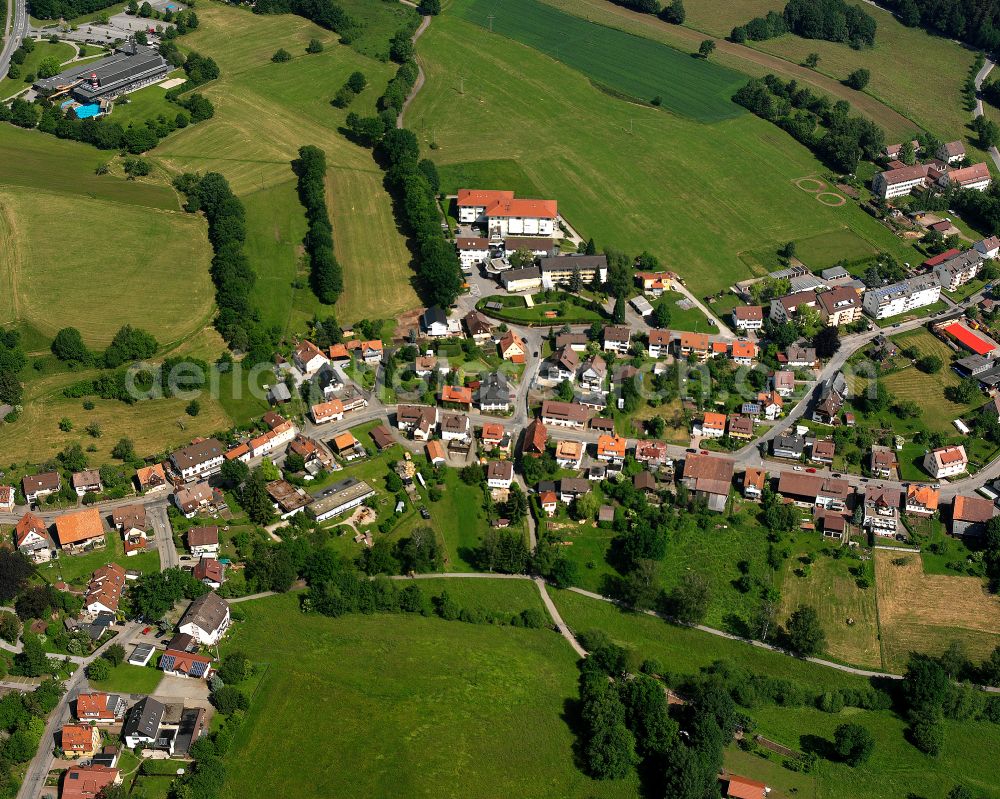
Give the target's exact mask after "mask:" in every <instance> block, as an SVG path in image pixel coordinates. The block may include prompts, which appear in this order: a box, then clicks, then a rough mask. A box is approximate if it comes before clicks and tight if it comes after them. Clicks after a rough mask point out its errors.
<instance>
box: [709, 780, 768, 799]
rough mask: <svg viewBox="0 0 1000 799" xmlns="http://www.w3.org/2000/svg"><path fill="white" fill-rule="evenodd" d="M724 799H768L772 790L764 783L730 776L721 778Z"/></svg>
mask: <svg viewBox="0 0 1000 799" xmlns="http://www.w3.org/2000/svg"><path fill="white" fill-rule="evenodd" d="M719 783H720V785H719V787H720V789H721V792H722V797H723V799H767V795H768V794H769V793H770V791H771V789H770V788H768V787H767V785H765V784H764V783H763V782H757V781H756V780H751V779H747V778H746V777H740V776H738V775H736V774H729V775H728V776H725V777H719Z"/></svg>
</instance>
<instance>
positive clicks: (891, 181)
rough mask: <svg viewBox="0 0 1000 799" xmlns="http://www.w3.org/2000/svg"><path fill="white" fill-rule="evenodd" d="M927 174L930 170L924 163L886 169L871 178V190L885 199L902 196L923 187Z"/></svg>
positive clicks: (926, 180)
mask: <svg viewBox="0 0 1000 799" xmlns="http://www.w3.org/2000/svg"><path fill="white" fill-rule="evenodd" d="M929 174H930V170H929V168H928V166H927V165H926V164H916V165H914V166H903V167H900V168H899V169H887V170H886V171H885V172H879V173H878V174H877V175H876V176H875V177H874V178H872V191H873V192H874V193H875V194H877V195H878V196H879V197H881V198H882V199H885V200H891V199H892V198H893V197H904V196H905V195H907V194H909V193H910V192H911V191H913V190H914V189H917V188H924V187H925V186H926V185H927V183H928V176H929ZM935 174H936V173H935Z"/></svg>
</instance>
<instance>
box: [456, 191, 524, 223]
mask: <svg viewBox="0 0 1000 799" xmlns="http://www.w3.org/2000/svg"><path fill="white" fill-rule="evenodd" d="M513 199H514V192H512V191H492V190H489V189H459V190H458V199H457V200H456V202H455V204H456V205H457V207H458V221H459V222H462V223H463V224H466V225H473V224H477V223H478V224H482V223H484V222H485V221H486V215H485V214H484V213H483V212H484V211H485V210H486V209H487V208H489V207H490V206H491V205H493V204H494V203H496V202H500V201H503V200H513Z"/></svg>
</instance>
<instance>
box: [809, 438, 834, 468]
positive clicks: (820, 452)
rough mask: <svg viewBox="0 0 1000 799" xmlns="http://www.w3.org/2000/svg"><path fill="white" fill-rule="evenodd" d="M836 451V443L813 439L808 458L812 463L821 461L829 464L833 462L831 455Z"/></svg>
mask: <svg viewBox="0 0 1000 799" xmlns="http://www.w3.org/2000/svg"><path fill="white" fill-rule="evenodd" d="M836 451H837V447H836V445H835V444H834V443H833V442H832V441H813V444H812V448H811V450H810V451H809V460H811V461H812V462H813V463H822V464H824V465H827V466H829V465H830V464H832V463H833V456H834V454H835V453H836Z"/></svg>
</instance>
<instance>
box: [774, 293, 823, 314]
mask: <svg viewBox="0 0 1000 799" xmlns="http://www.w3.org/2000/svg"><path fill="white" fill-rule="evenodd" d="M803 307H805V308H815V307H816V292H815V291H797V292H794V293H792V294H786V295H785V296H784V297H775V298H774V299H773V300H771V313H770V317H771V319H772V321H774V322H788V321H789V320H791V319H794V318H795V315H796V314H797V313H798V312H799V309H800V308H803Z"/></svg>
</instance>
